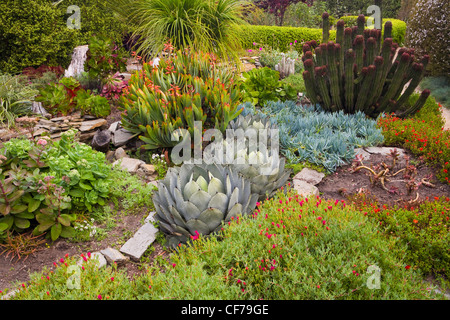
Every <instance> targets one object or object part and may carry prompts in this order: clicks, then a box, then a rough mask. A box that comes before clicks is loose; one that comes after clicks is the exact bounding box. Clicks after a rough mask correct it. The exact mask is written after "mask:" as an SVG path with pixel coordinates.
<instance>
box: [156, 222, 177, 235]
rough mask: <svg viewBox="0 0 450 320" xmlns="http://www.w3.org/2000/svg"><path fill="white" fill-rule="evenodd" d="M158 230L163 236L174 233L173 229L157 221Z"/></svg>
mask: <svg viewBox="0 0 450 320" xmlns="http://www.w3.org/2000/svg"><path fill="white" fill-rule="evenodd" d="M158 224H159V228H160V229H161V231H162V232H163V233H165V234H172V233H173V232H174V229H173V228H172V227H171V226H170V225H169V224H167V223H165V222H163V221H159V222H158Z"/></svg>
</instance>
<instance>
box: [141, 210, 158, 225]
mask: <svg viewBox="0 0 450 320" xmlns="http://www.w3.org/2000/svg"><path fill="white" fill-rule="evenodd" d="M155 214H156V211H152V212H150V213H149V214H148V216H147V218H145V220H144V223H152V222H156V219H155Z"/></svg>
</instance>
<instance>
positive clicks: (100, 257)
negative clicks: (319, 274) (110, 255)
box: [77, 251, 107, 269]
mask: <svg viewBox="0 0 450 320" xmlns="http://www.w3.org/2000/svg"><path fill="white" fill-rule="evenodd" d="M89 259H95V260H97V261H96V263H97V267H98V268H99V269H100V268H103V267H104V266H106V265H107V261H106V259H105V257H104V256H103V255H102V254H101V253H100V252H98V251H96V252H93V253H91V257H90V258H89ZM83 263H84V260H83V259H82V258H81V259H80V260H78V262H77V265H79V266H81V265H82V264H83Z"/></svg>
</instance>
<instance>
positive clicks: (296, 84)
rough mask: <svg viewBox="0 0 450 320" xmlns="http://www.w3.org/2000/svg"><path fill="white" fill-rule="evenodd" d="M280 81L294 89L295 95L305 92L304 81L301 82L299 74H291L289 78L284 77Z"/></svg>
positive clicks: (301, 77)
mask: <svg viewBox="0 0 450 320" xmlns="http://www.w3.org/2000/svg"><path fill="white" fill-rule="evenodd" d="M281 81H282V82H284V83H286V84H287V85H289V86H291V87H292V88H294V90H295V91H296V92H297V93H298V92H301V93H304V92H305V91H306V88H305V81H304V80H303V76H302V75H301V73H295V74H291V75H290V76H289V77H286V78H284V79H283V80H281Z"/></svg>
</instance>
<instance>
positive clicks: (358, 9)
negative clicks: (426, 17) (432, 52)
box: [325, 0, 401, 18]
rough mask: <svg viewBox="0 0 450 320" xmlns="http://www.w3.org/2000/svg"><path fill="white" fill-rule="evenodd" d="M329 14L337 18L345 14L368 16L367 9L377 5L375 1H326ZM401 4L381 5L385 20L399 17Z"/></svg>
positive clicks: (386, 2)
mask: <svg viewBox="0 0 450 320" xmlns="http://www.w3.org/2000/svg"><path fill="white" fill-rule="evenodd" d="M325 2H326V5H327V10H328V12H329V13H330V14H331V15H333V16H336V17H342V16H343V15H345V14H351V15H358V14H367V8H368V7H369V6H371V5H377V3H376V1H374V0H358V1H354V0H327V1H325ZM400 7H401V3H400V1H399V0H383V1H382V3H381V15H382V17H383V18H390V17H397V13H398V11H399V10H400Z"/></svg>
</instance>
